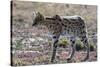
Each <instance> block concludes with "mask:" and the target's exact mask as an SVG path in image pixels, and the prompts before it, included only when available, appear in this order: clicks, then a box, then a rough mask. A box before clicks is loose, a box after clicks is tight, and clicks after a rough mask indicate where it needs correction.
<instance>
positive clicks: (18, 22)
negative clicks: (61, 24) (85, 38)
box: [12, 1, 97, 66]
mask: <svg viewBox="0 0 100 67" xmlns="http://www.w3.org/2000/svg"><path fill="white" fill-rule="evenodd" d="M34 10H35V11H37V12H40V13H41V14H43V15H44V16H53V15H56V14H58V15H60V16H72V15H79V16H81V17H83V18H84V20H85V22H86V26H87V31H88V35H89V36H92V34H93V33H95V34H97V7H96V6H93V5H88V6H85V5H76V4H58V3H56V4H55V3H41V2H23V1H14V2H13V11H12V17H13V18H12V27H13V29H12V40H13V41H14V42H13V43H12V45H13V46H15V47H13V49H15V51H14V53H13V56H12V58H13V65H14V66H20V65H35V64H49V61H50V58H51V54H52V42H51V41H36V40H35V41H34V42H32V41H30V39H29V38H36V37H41V38H43V39H44V40H46V39H48V37H47V34H48V29H47V28H44V27H42V26H41V27H32V20H33V16H32V15H33V11H34ZM44 36H45V37H44ZM19 38H24V39H23V40H25V39H27V38H28V39H27V40H25V42H27V43H28V44H26V46H24V45H25V44H23V43H22V40H19ZM95 39H97V38H95ZM37 43H38V45H37ZM59 44H60V45H61V46H63V47H65V46H67V45H69V44H70V42H69V41H68V40H67V39H66V37H65V38H62V39H61V40H59ZM96 45H97V44H96V43H94V44H91V45H90V51H91V52H90V54H91V55H90V57H92V58H90V59H89V61H96V60H97V58H96V57H95V56H96V55H97V54H96V51H94V46H96ZM21 49H24V50H21ZM82 49H83V44H82V42H81V41H79V40H77V42H76V50H77V51H76V55H75V57H74V58H75V59H76V57H79V56H81V55H82V54H81V50H82ZM58 50H59V52H58V53H57V55H58V56H59V57H61V54H60V53H61V52H62V51H63V50H65V51H66V52H70V51H68V50H67V48H65V49H58ZM84 54H85V53H84V52H83V55H82V58H83V56H84ZM18 56H20V57H18ZM56 59H57V58H56ZM57 60H58V61H57V62H56V63H62V62H67V61H65V60H66V59H64V60H60V59H57ZM59 61H60V62H59ZM73 61H74V60H73ZM79 61H80V59H77V61H76V62H79Z"/></svg>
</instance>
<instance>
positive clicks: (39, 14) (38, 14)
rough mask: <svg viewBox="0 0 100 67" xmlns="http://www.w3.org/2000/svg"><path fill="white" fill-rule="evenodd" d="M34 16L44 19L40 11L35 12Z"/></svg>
mask: <svg viewBox="0 0 100 67" xmlns="http://www.w3.org/2000/svg"><path fill="white" fill-rule="evenodd" d="M36 16H37V17H38V19H39V20H44V16H43V15H42V14H41V13H40V12H37V13H36Z"/></svg>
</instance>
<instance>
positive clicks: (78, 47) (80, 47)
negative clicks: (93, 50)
mask: <svg viewBox="0 0 100 67" xmlns="http://www.w3.org/2000/svg"><path fill="white" fill-rule="evenodd" d="M83 48H84V47H83V43H82V42H81V41H80V40H77V41H76V51H79V50H82V49H83Z"/></svg>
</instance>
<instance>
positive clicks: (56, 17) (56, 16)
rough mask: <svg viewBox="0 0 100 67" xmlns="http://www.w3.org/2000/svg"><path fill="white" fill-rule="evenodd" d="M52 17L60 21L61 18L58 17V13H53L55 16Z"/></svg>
mask: <svg viewBox="0 0 100 67" xmlns="http://www.w3.org/2000/svg"><path fill="white" fill-rule="evenodd" d="M53 19H55V20H59V21H61V18H60V16H59V15H55V16H53Z"/></svg>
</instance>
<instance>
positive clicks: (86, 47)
mask: <svg viewBox="0 0 100 67" xmlns="http://www.w3.org/2000/svg"><path fill="white" fill-rule="evenodd" d="M81 41H82V42H83V44H84V46H85V49H86V51H87V54H86V57H85V58H84V60H82V61H86V60H88V59H89V52H90V47H89V44H88V39H87V37H86V36H82V37H81Z"/></svg>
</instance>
